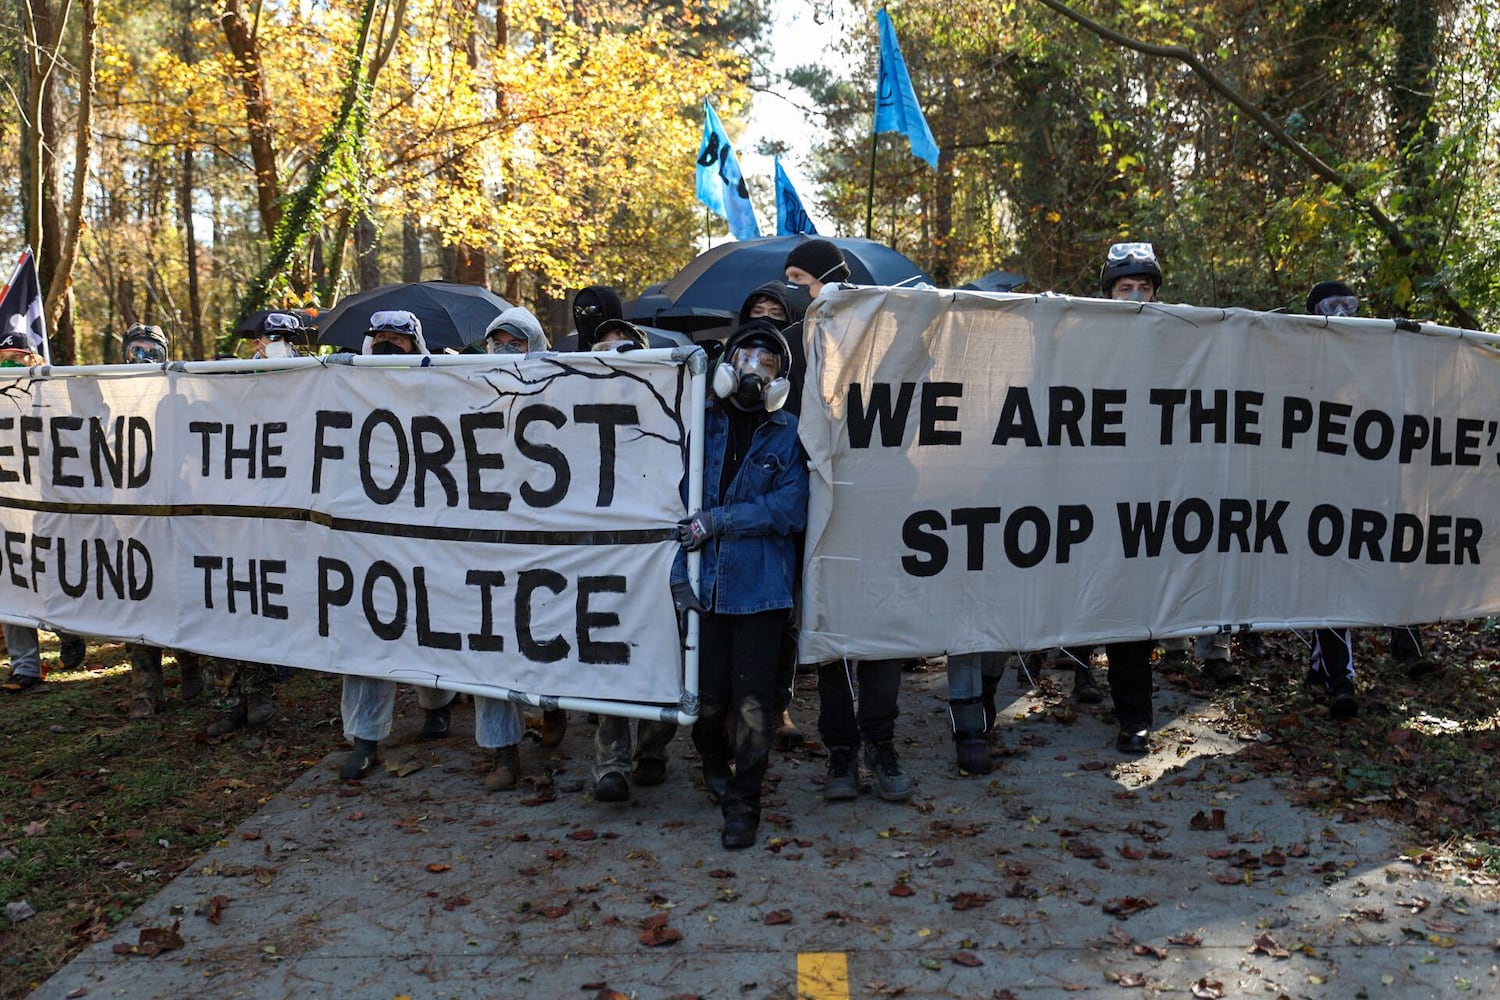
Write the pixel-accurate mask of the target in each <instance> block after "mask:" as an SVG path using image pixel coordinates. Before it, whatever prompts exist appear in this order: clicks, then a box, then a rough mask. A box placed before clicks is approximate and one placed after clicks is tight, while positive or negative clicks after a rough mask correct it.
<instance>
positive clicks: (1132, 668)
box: [1105, 639, 1156, 753]
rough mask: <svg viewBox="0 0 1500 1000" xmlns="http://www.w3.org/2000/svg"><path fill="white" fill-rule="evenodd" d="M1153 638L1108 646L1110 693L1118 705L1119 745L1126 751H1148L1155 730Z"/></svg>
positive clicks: (1116, 706)
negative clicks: (1152, 674) (1152, 698)
mask: <svg viewBox="0 0 1500 1000" xmlns="http://www.w3.org/2000/svg"><path fill="white" fill-rule="evenodd" d="M1155 645H1156V644H1155V643H1154V642H1153V641H1152V640H1150V639H1140V640H1136V641H1134V642H1112V643H1109V644H1108V645H1107V646H1105V652H1106V654H1107V655H1108V656H1109V675H1108V678H1109V693H1110V697H1111V698H1112V699H1113V701H1114V704H1115V719H1116V721H1117V722H1119V724H1120V734H1119V736H1118V737H1116V739H1115V746H1116V747H1117V748H1118V749H1119V750H1121V751H1122V752H1125V753H1142V752H1144V751H1145V750H1146V737H1147V734H1148V733H1150V731H1151V722H1152V718H1153V715H1152V703H1151V650H1152V649H1153V648H1154V647H1155Z"/></svg>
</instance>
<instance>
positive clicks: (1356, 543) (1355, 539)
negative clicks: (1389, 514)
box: [1349, 507, 1387, 562]
mask: <svg viewBox="0 0 1500 1000" xmlns="http://www.w3.org/2000/svg"><path fill="white" fill-rule="evenodd" d="M1350 514H1351V515H1352V516H1351V517H1350V519H1349V558H1350V559H1359V558H1361V556H1360V550H1361V549H1363V550H1365V551H1367V552H1369V559H1370V561H1371V562H1385V556H1384V554H1382V553H1381V551H1380V542H1381V540H1382V539H1384V538H1385V530H1386V524H1387V522H1386V519H1385V515H1384V514H1382V513H1381V512H1380V511H1378V510H1365V509H1363V508H1360V507H1356V508H1354V510H1352V511H1350Z"/></svg>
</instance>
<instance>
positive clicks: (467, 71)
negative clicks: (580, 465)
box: [0, 0, 1500, 362]
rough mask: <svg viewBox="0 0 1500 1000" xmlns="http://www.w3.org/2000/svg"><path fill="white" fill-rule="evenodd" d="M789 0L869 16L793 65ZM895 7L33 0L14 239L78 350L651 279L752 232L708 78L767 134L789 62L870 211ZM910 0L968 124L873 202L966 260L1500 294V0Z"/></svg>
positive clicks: (933, 256) (891, 153) (836, 189)
mask: <svg viewBox="0 0 1500 1000" xmlns="http://www.w3.org/2000/svg"><path fill="white" fill-rule="evenodd" d="M786 5H798V6H802V7H806V8H807V9H808V11H809V12H810V14H811V16H812V17H813V19H815V20H817V21H821V22H830V21H831V22H835V23H838V24H842V25H849V26H853V27H852V28H851V29H850V30H845V31H843V32H841V33H838V34H836V35H834V36H833V37H834V39H835V40H834V41H833V42H832V43H831V45H832V50H831V51H830V53H829V58H827V59H821V60H818V61H817V62H816V63H815V64H813V65H808V66H800V67H796V68H794V69H792V70H790V71H788V72H784V73H783V72H775V71H773V70H772V69H771V66H772V65H773V60H772V59H771V58H770V57H771V56H772V55H773V54H774V53H775V51H776V48H777V46H778V42H779V41H780V42H782V43H785V41H786V40H785V39H780V40H778V39H777V38H776V37H774V36H775V31H774V30H773V25H774V23H775V21H776V18H775V17H774V15H775V14H776V13H777V12H778V9H780V8H781V7H784V6H786ZM875 6H876V5H875V4H871V3H865V2H863V0H696V2H691V3H689V2H683V0H633V2H627V0H499V2H496V0H467V2H453V0H360V2H354V0H303V2H298V3H281V2H261V3H252V2H247V0H219V2H217V3H211V2H205V0H133V2H131V3H123V2H121V0H15V2H14V3H10V4H6V5H5V7H4V9H3V10H0V65H3V66H5V67H6V69H5V71H4V78H5V79H4V82H5V84H6V86H5V88H4V94H3V95H0V98H3V99H0V178H3V180H0V184H3V188H0V190H3V197H0V247H12V248H15V249H16V250H19V248H20V247H21V246H22V245H24V244H27V243H30V244H32V245H34V246H35V247H37V249H38V260H39V265H40V269H41V276H42V282H43V287H44V288H45V289H46V290H47V293H48V312H49V316H50V319H51V323H50V327H51V329H52V330H53V351H54V356H55V357H56V358H58V359H59V360H63V359H70V358H76V360H78V361H79V362H92V361H97V360H100V359H101V358H105V359H108V358H111V357H112V356H113V355H112V351H113V348H112V346H110V345H111V344H112V343H114V341H112V339H111V338H112V337H117V336H118V334H119V332H120V331H122V330H123V329H125V328H126V327H127V326H128V325H129V324H131V323H133V322H151V323H157V324H160V325H161V326H163V327H164V328H165V329H166V330H167V331H168V333H169V335H170V336H171V338H172V340H173V345H174V354H175V355H177V356H179V357H208V356H212V352H213V351H214V350H215V349H216V346H217V347H219V348H222V347H224V346H226V344H225V339H226V336H225V335H226V333H227V331H228V330H229V329H230V328H231V327H232V326H233V324H234V322H235V320H236V319H237V318H238V317H239V316H240V315H242V314H243V313H244V312H246V311H248V310H249V309H251V308H254V307H255V306H256V305H259V304H267V305H281V306H287V305H298V306H304V305H313V306H322V307H327V306H329V305H331V304H332V303H333V302H334V301H336V299H337V298H338V296H340V295H343V294H347V293H349V292H351V291H356V290H359V289H363V288H369V287H374V286H375V285H378V284H381V283H385V282H390V281H411V280H420V279H426V278H445V279H448V280H456V281H465V282H473V283H479V284H485V285H488V286H489V287H491V288H493V289H494V290H496V291H497V292H499V293H500V294H502V295H504V296H505V297H506V298H508V299H510V300H512V301H514V302H518V303H521V304H525V305H527V306H529V307H531V308H532V309H533V310H534V311H536V312H537V313H538V315H540V316H541V317H542V318H543V321H544V323H547V324H548V326H549V330H550V331H551V332H553V333H554V334H555V335H560V334H562V333H564V332H566V330H567V328H568V320H567V311H566V303H567V298H568V295H569V293H570V292H571V291H572V290H576V289H578V288H580V287H583V286H585V285H588V284H593V283H606V284H610V285H613V286H615V287H616V288H617V289H618V290H619V291H620V292H621V294H622V296H624V297H626V298H629V297H632V296H634V295H636V294H639V293H640V291H641V290H642V289H643V288H644V287H646V286H647V285H649V284H651V283H654V282H659V281H663V280H665V279H666V278H668V277H670V276H671V275H672V274H673V273H674V272H675V271H676V270H677V269H678V268H680V267H681V266H682V265H684V264H686V263H687V262H688V261H689V260H691V259H692V258H693V256H694V255H695V254H696V253H697V252H699V251H700V250H701V249H702V248H703V246H704V245H705V241H706V240H707V239H708V238H710V237H712V238H715V239H717V238H722V234H723V231H724V227H723V223H722V221H721V220H717V219H713V220H708V219H706V218H705V213H704V211H703V209H702V206H701V205H699V204H698V203H697V202H696V201H695V200H694V190H693V183H694V179H693V160H694V155H695V152H696V149H697V144H698V139H699V134H700V132H701V128H702V122H701V117H700V115H701V111H700V109H701V102H702V99H703V98H704V97H705V96H707V97H710V98H711V99H712V100H713V101H714V103H715V106H716V107H717V108H718V110H719V112H720V114H721V116H722V117H723V118H724V119H725V121H726V124H727V125H728V127H729V130H730V133H731V135H733V136H735V137H736V138H737V139H738V142H739V145H741V147H743V148H757V137H755V136H753V135H748V134H744V130H743V127H742V124H741V123H742V122H743V120H744V116H745V113H746V109H747V107H748V104H749V101H750V99H751V97H752V95H753V94H755V93H756V92H757V91H765V92H776V93H781V94H785V95H791V98H790V99H791V100H792V101H793V103H794V104H795V105H797V106H800V107H802V108H803V109H804V112H805V118H806V122H807V126H808V134H809V135H810V136H812V143H811V148H810V149H807V150H797V151H795V152H797V153H799V154H801V155H803V156H804V158H805V159H804V162H805V163H806V164H807V165H806V166H804V168H803V176H804V177H806V178H808V179H809V180H811V181H812V182H813V190H811V191H807V190H804V191H802V192H801V193H802V196H803V198H804V200H806V201H809V202H811V203H812V205H814V206H816V208H815V213H814V214H816V215H818V216H819V217H820V218H826V219H830V220H832V221H833V223H834V225H835V227H836V229H837V234H839V235H864V234H865V233H864V223H865V211H866V206H865V198H866V192H867V190H868V187H869V178H870V174H869V170H870V166H869V165H870V156H871V151H872V142H871V138H870V135H869V128H870V121H871V113H872V109H873V88H874V75H875V53H876V50H877V47H878V46H877V41H876V38H875V29H874V11H875ZM888 10H889V11H890V14H891V17H892V19H893V21H894V22H895V25H896V28H897V32H898V34H899V36H900V38H901V44H902V49H903V51H904V54H905V57H906V61H907V64H908V67H909V69H910V71H911V74H912V78H913V82H914V85H915V88H916V91H917V93H918V95H919V97H920V99H921V101H922V104H923V107H924V110H925V113H926V116H927V121H928V123H929V125H930V126H931V128H932V131H933V133H934V135H935V136H936V138H937V140H938V143H939V145H940V147H941V150H942V153H941V157H940V159H939V163H938V167H937V169H936V170H933V169H930V168H929V167H928V166H927V165H926V164H924V163H922V162H921V161H919V160H916V159H915V158H913V157H912V156H911V155H910V153H909V151H908V149H907V147H906V143H905V140H904V138H903V137H901V136H899V135H887V136H883V137H881V138H880V139H879V141H878V142H877V143H875V144H874V146H873V148H874V149H875V150H876V151H877V153H878V155H877V157H876V176H875V181H874V231H873V233H872V234H871V235H873V236H874V238H876V239H879V240H881V241H883V242H886V243H889V244H891V245H892V246H895V247H896V248H897V249H899V250H901V251H902V252H904V253H906V254H907V255H908V256H910V257H911V258H912V259H913V260H915V261H916V262H917V263H919V264H920V265H922V266H923V267H924V268H925V269H926V270H927V271H928V272H929V273H930V274H931V275H932V276H933V277H934V278H935V279H936V280H937V281H938V282H939V283H940V284H960V283H962V282H963V281H966V280H970V279H972V278H974V277H977V276H979V275H981V274H983V273H984V272H986V271H989V270H991V269H995V268H1001V267H1003V268H1007V269H1009V270H1012V271H1016V272H1019V273H1021V274H1024V275H1026V276H1027V277H1028V278H1029V279H1030V284H1029V285H1028V286H1027V287H1028V288H1035V289H1053V290H1057V291H1062V292H1069V293H1076V294H1096V293H1097V289H1096V281H1097V269H1098V262H1099V260H1100V257H1101V255H1102V250H1103V248H1104V246H1106V245H1107V244H1108V243H1110V242H1113V241H1115V240H1121V239H1144V240H1150V241H1152V242H1153V243H1155V244H1156V247H1157V250H1158V253H1159V254H1160V256H1161V258H1162V260H1163V264H1164V266H1165V268H1166V271H1167V274H1168V285H1167V287H1166V289H1165V290H1164V291H1165V293H1166V294H1165V297H1166V298H1167V299H1168V300H1170V301H1184V302H1194V303H1198V304H1202V305H1220V306H1244V307H1248V308H1255V309H1274V308H1286V309H1291V310H1297V309H1300V307H1301V302H1302V299H1303V297H1304V296H1305V294H1306V291H1307V289H1308V288H1309V287H1310V286H1311V285H1312V284H1313V283H1315V282H1316V281H1319V280H1322V279H1326V278H1330V277H1338V278H1342V279H1344V280H1346V281H1348V282H1350V283H1351V284H1353V285H1354V286H1355V287H1356V288H1357V289H1358V290H1359V291H1360V293H1361V294H1362V295H1363V297H1364V299H1365V302H1366V310H1365V311H1366V313H1367V314H1369V315H1388V316H1398V317H1417V318H1431V319H1436V320H1438V321H1441V322H1444V323H1448V324H1452V325H1459V326H1466V327H1478V328H1486V329H1494V328H1495V327H1496V326H1497V325H1500V302H1497V297H1496V294H1495V293H1496V292H1497V290H1500V219H1497V205H1500V170H1497V158H1500V143H1497V138H1500V137H1497V131H1500V103H1497V87H1500V40H1497V38H1500V32H1497V30H1496V29H1497V28H1500V14H1497V0H1478V2H1454V0H1433V2H1424V3H1399V4H1397V3H1389V2H1384V0H1230V2H1222V0H1211V2H1193V3H1188V2H1182V3H1160V2H1128V0H1127V2H1124V3H1121V2H1102V0H1079V2H1077V3H1075V4H1073V5H1072V6H1071V9H1070V10H1064V9H1062V4H1060V3H1059V2H1058V0H1015V2H1009V0H1004V2H1002V0H899V2H897V0H892V2H891V3H890V4H888ZM1152 47H1154V48H1152ZM758 151H760V152H764V153H775V152H789V151H788V150H785V149H784V148H781V147H778V146H777V145H776V144H775V143H769V144H764V143H763V144H761V145H760V146H759V148H758ZM750 180H751V191H752V196H753V197H754V198H755V200H756V203H757V205H758V206H759V208H760V216H761V218H762V220H770V219H773V218H774V212H773V205H772V202H773V194H772V187H771V178H770V177H769V176H767V177H753V178H751V179H750ZM825 235H831V234H825ZM7 252H8V251H7ZM727 305H728V306H729V307H731V308H732V307H733V306H734V305H735V304H733V303H730V304H727Z"/></svg>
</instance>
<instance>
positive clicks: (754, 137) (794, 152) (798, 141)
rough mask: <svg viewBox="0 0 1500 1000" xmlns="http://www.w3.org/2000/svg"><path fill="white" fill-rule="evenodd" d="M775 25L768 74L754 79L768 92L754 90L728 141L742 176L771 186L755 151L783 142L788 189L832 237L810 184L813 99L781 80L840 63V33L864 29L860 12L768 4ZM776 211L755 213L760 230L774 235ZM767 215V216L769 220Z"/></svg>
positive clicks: (834, 1) (812, 1)
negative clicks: (774, 141) (762, 144)
mask: <svg viewBox="0 0 1500 1000" xmlns="http://www.w3.org/2000/svg"><path fill="white" fill-rule="evenodd" d="M771 6H772V10H773V11H774V17H775V24H774V26H773V28H772V31H771V34H770V40H771V46H772V62H771V65H770V67H769V69H770V72H769V73H766V74H758V75H757V80H758V81H766V80H767V79H769V83H770V89H771V91H772V92H771V93H767V92H765V91H757V92H756V94H755V97H754V100H753V101H752V102H751V104H750V115H749V118H748V119H747V121H746V122H745V123H744V125H743V126H742V127H741V129H740V131H739V132H738V133H736V132H735V131H734V128H733V126H728V127H729V129H730V139H731V141H733V142H734V144H735V150H736V151H737V152H738V153H739V157H740V169H741V170H743V171H744V173H745V176H746V177H751V178H758V179H764V180H765V182H766V185H767V187H769V185H770V182H771V180H772V178H773V177H774V176H775V167H774V164H773V161H772V158H771V157H769V156H760V155H759V154H757V153H756V152H755V147H756V146H757V145H758V144H759V143H760V142H761V141H762V140H765V139H779V140H781V141H782V142H785V143H786V144H787V146H788V149H789V150H790V152H789V153H788V155H787V156H784V157H782V160H781V168H782V169H783V170H785V171H786V173H787V176H788V177H789V178H791V181H792V187H794V188H796V189H797V194H798V195H799V196H800V197H801V198H802V207H803V208H805V209H807V214H808V216H809V217H810V218H811V219H812V221H813V225H814V226H816V227H817V229H818V232H819V233H822V234H823V235H825V236H836V235H841V234H839V233H836V232H835V231H834V228H833V224H832V223H831V222H830V221H829V220H828V218H827V217H826V216H824V215H823V214H822V212H821V211H820V210H819V207H818V191H817V188H816V187H815V186H814V185H813V182H812V171H811V155H810V154H811V152H812V146H813V143H814V142H816V141H817V139H818V135H819V131H820V129H821V125H822V123H821V121H819V120H818V119H817V118H816V117H815V116H814V117H811V118H810V117H809V115H808V107H809V106H810V105H811V103H812V102H811V100H810V98H809V97H808V96H807V94H806V93H804V92H803V91H800V90H794V89H793V88H791V87H790V86H788V85H787V84H786V83H785V82H784V81H782V80H781V79H780V77H781V75H782V74H784V73H785V72H786V71H787V70H789V69H792V68H794V67H796V66H806V65H809V64H812V63H823V64H825V65H827V64H829V62H830V60H839V61H840V62H842V61H843V59H844V57H843V56H841V55H840V54H838V53H837V52H835V51H834V45H835V43H836V41H837V40H838V38H839V36H840V35H841V34H847V33H848V32H850V31H859V30H865V26H864V25H863V24H862V21H863V14H862V12H861V11H860V10H859V9H858V8H856V7H855V5H853V4H851V3H849V2H848V0H772V4H771ZM772 211H774V209H771V210H770V211H766V212H759V213H757V214H758V216H759V217H760V224H761V232H763V233H765V234H766V235H768V236H774V235H775V234H776V219H775V216H774V215H772V214H771V212H772ZM768 216H769V217H768Z"/></svg>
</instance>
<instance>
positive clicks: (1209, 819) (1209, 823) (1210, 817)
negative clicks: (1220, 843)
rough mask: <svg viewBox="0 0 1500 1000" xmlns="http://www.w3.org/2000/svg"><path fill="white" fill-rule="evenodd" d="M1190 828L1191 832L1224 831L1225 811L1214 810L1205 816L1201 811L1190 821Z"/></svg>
mask: <svg viewBox="0 0 1500 1000" xmlns="http://www.w3.org/2000/svg"><path fill="white" fill-rule="evenodd" d="M1188 828H1189V829H1191V830H1222V829H1224V810H1222V809H1214V810H1212V811H1211V812H1210V813H1209V814H1207V815H1205V814H1204V813H1203V811H1202V810H1201V809H1200V810H1199V811H1198V812H1195V813H1194V814H1193V818H1192V819H1190V820H1188Z"/></svg>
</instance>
